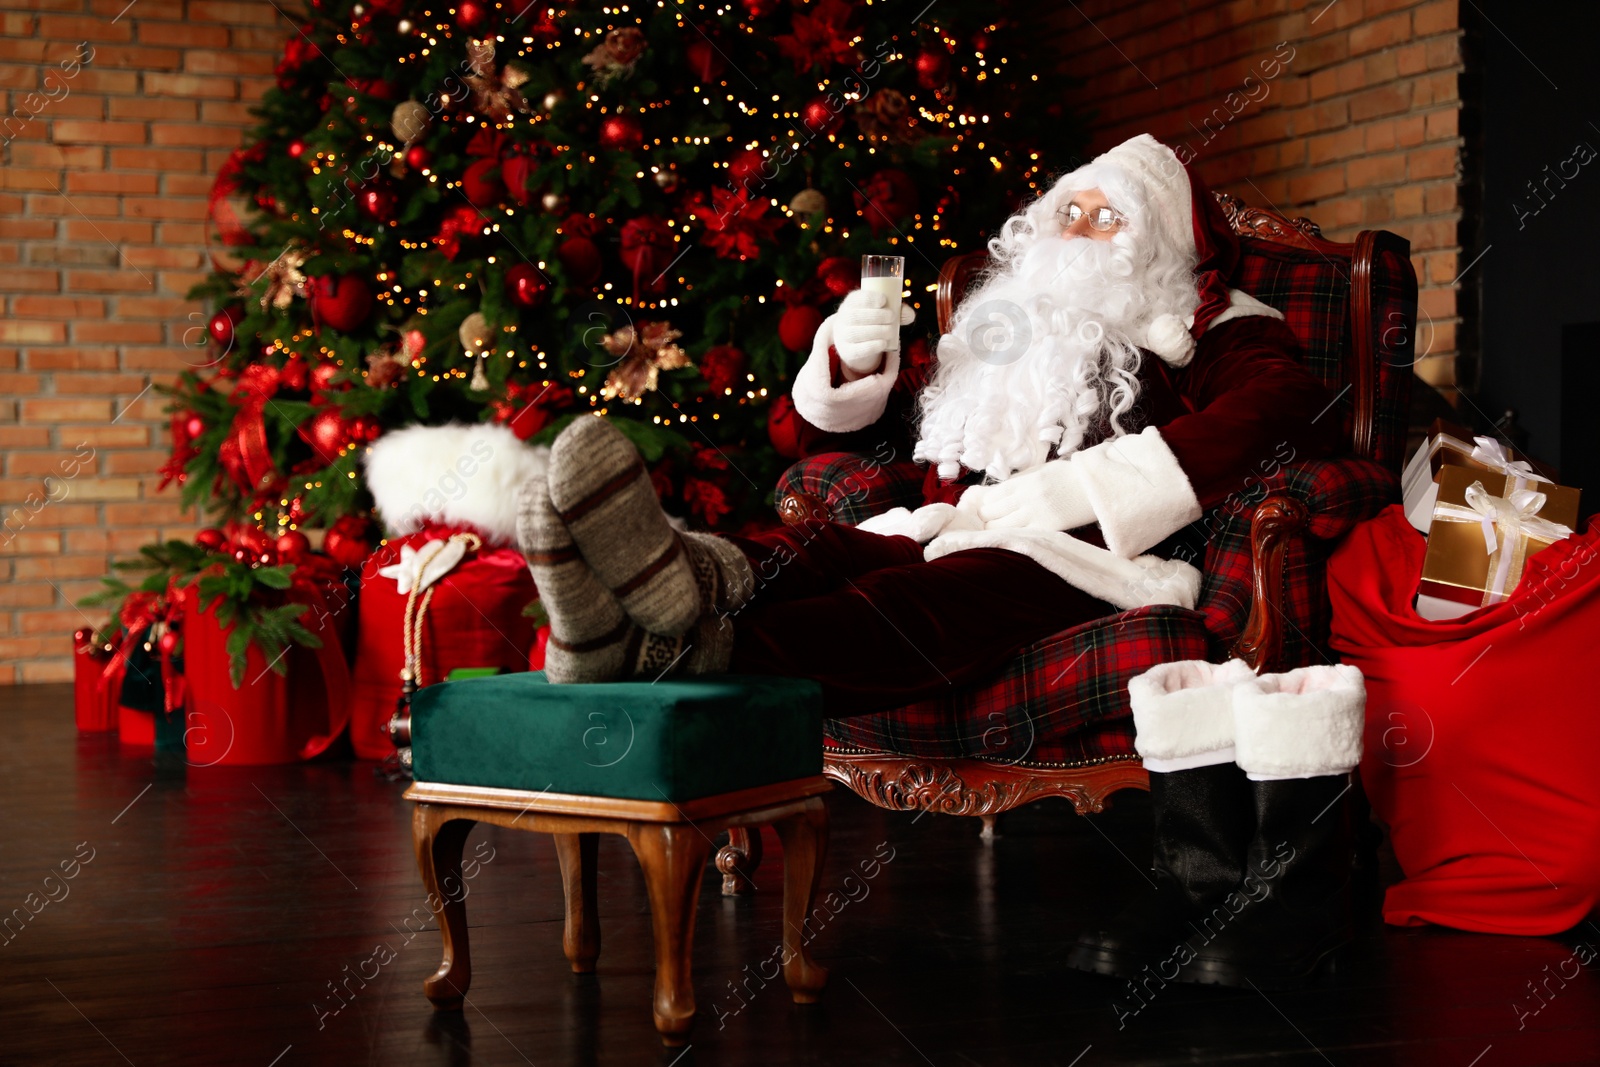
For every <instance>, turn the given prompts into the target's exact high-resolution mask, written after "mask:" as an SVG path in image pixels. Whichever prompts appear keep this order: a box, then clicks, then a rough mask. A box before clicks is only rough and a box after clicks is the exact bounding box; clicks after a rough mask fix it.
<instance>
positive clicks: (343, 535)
mask: <svg viewBox="0 0 1600 1067" xmlns="http://www.w3.org/2000/svg"><path fill="white" fill-rule="evenodd" d="M370 528H371V523H369V522H368V521H367V520H366V519H364V518H362V517H361V516H359V515H346V516H344V517H343V518H340V519H337V520H335V521H334V524H333V525H332V526H330V527H328V532H327V533H326V534H325V535H324V536H323V538H322V551H323V552H325V553H327V555H328V558H329V559H331V560H333V561H334V562H335V563H337V564H339V565H340V566H342V567H359V566H361V564H362V561H364V560H365V559H366V558H367V557H368V556H370V555H371V554H372V542H371V540H370V533H369V531H370Z"/></svg>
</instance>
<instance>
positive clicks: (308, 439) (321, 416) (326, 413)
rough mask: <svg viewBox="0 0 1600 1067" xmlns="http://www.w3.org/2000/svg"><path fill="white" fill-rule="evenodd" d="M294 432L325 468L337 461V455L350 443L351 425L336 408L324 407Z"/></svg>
mask: <svg viewBox="0 0 1600 1067" xmlns="http://www.w3.org/2000/svg"><path fill="white" fill-rule="evenodd" d="M296 432H297V433H299V435H300V437H301V439H302V440H303V441H305V443H306V444H308V445H310V446H311V448H312V451H314V452H316V454H317V458H318V459H320V460H321V461H322V463H323V465H324V466H326V465H328V464H330V463H332V462H333V461H334V460H336V459H338V458H339V453H340V452H341V451H343V449H344V447H345V445H347V444H349V443H350V438H351V424H350V423H349V422H346V421H345V417H344V416H343V415H341V414H340V413H339V410H338V409H337V408H331V407H325V408H322V409H321V410H320V411H318V412H317V413H316V414H315V415H313V416H311V418H309V419H307V420H306V421H305V422H303V423H301V424H300V428H299V429H298V430H297V431H296Z"/></svg>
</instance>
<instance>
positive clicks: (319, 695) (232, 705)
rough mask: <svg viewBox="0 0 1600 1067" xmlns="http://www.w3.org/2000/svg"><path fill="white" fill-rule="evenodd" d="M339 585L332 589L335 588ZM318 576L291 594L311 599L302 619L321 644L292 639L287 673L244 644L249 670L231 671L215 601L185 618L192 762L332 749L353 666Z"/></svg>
mask: <svg viewBox="0 0 1600 1067" xmlns="http://www.w3.org/2000/svg"><path fill="white" fill-rule="evenodd" d="M337 591H338V590H337V587H336V588H334V589H333V590H332V592H333V593H337ZM329 593H330V591H329V590H327V589H325V588H324V587H323V586H322V584H320V583H308V582H296V583H295V585H294V586H293V588H292V590H291V591H290V593H289V596H290V597H291V598H292V599H294V600H297V601H301V602H303V603H308V604H309V605H310V610H308V611H306V612H305V613H304V614H303V615H302V616H301V617H300V622H301V624H302V625H304V626H305V627H306V629H308V630H310V631H311V632H312V633H314V634H316V635H317V636H318V637H319V638H320V639H321V640H322V647H321V648H316V649H313V648H307V647H305V646H303V645H291V646H290V647H289V648H288V649H287V650H286V651H285V652H284V654H283V659H284V661H285V663H284V664H280V665H279V666H280V667H281V666H285V665H286V666H287V672H286V673H285V674H281V675H280V674H278V673H277V672H276V671H274V670H273V669H272V666H271V664H269V663H268V661H267V658H266V656H265V655H263V654H262V651H261V649H260V648H258V647H257V646H256V645H254V644H251V645H250V646H249V648H248V649H247V651H246V656H245V669H244V678H243V681H242V682H241V684H240V686H239V688H237V689H235V688H234V686H233V681H232V679H231V677H230V676H229V656H228V650H227V641H228V635H229V634H231V633H232V632H233V627H232V626H231V625H230V626H227V627H224V626H222V625H220V624H219V623H218V622H217V616H216V607H217V605H216V604H215V603H213V604H212V605H211V607H210V608H209V609H207V610H206V611H198V610H194V608H193V606H192V603H193V602H191V610H190V611H189V612H188V614H187V615H186V617H185V620H184V673H185V674H186V676H187V678H188V687H189V691H188V702H187V716H186V729H185V732H184V745H185V752H186V756H187V759H188V762H189V765H190V766H194V767H212V766H259V765H263V764H275V763H295V762H298V761H300V760H306V759H311V758H313V757H315V756H318V755H320V754H321V753H322V752H324V751H326V750H327V748H328V747H329V746H330V745H331V744H333V742H334V741H335V740H337V739H338V737H339V735H340V734H341V733H343V732H344V728H345V725H346V724H347V722H348V720H349V707H350V705H349V692H350V670H349V666H348V665H347V664H346V662H345V653H344V647H343V643H342V642H341V640H340V626H339V621H340V620H339V611H338V601H337V600H336V599H333V598H331V597H330V595H329Z"/></svg>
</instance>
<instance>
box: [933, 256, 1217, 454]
mask: <svg viewBox="0 0 1600 1067" xmlns="http://www.w3.org/2000/svg"><path fill="white" fill-rule="evenodd" d="M1142 243H1143V244H1144V245H1145V247H1140V244H1136V243H1135V241H1134V238H1133V235H1132V234H1130V233H1128V232H1126V231H1124V232H1122V233H1118V234H1117V236H1116V237H1115V238H1113V239H1112V240H1111V241H1096V240H1091V239H1089V238H1082V237H1079V238H1071V239H1067V238H1062V237H1057V236H1049V237H1040V238H1035V239H1031V240H1027V241H1026V242H1017V243H1016V244H1015V246H1014V247H1011V248H1007V249H1003V250H1002V251H1003V252H1005V253H1009V255H1006V256H1003V257H997V258H1000V259H1001V261H1002V262H1004V261H1006V260H1009V262H1011V263H1012V264H1014V266H1012V267H1011V268H1010V269H1002V270H1001V272H1000V273H997V274H993V275H991V276H990V277H989V278H988V279H987V280H985V281H984V282H983V283H982V284H981V285H980V286H979V287H978V288H977V289H975V290H973V291H972V292H971V293H970V294H969V295H968V296H967V297H966V299H965V300H963V301H962V302H961V304H960V306H959V307H958V308H957V309H956V314H955V317H954V319H953V320H952V322H951V329H950V332H949V333H948V334H946V335H945V336H944V337H942V338H940V340H939V345H938V356H937V361H936V364H935V370H934V374H933V377H932V379H931V380H930V381H929V382H928V384H927V386H925V387H924V389H923V391H922V393H921V395H920V397H919V398H918V408H919V411H920V424H919V439H918V441H917V444H916V448H915V449H914V451H913V458H915V459H918V460H925V461H928V462H931V463H936V464H938V467H939V476H940V477H941V478H954V477H956V476H957V475H958V474H959V473H960V470H959V465H965V466H966V467H967V468H968V469H969V470H982V471H984V472H985V473H986V474H987V475H988V480H991V481H999V480H1004V479H1006V478H1009V477H1010V476H1011V475H1012V474H1014V473H1017V472H1019V471H1024V470H1028V469H1030V468H1032V467H1035V466H1038V465H1039V464H1041V463H1043V462H1045V461H1046V460H1048V459H1050V458H1052V449H1053V450H1054V453H1055V455H1058V456H1066V455H1070V454H1071V453H1072V452H1075V451H1076V450H1077V449H1078V448H1080V447H1082V446H1083V444H1084V441H1085V437H1086V435H1087V434H1088V432H1089V431H1091V430H1093V429H1096V428H1097V427H1100V426H1103V425H1107V424H1108V425H1109V428H1110V430H1111V432H1112V435H1113V436H1121V435H1122V433H1123V432H1124V430H1123V428H1122V426H1121V423H1120V416H1122V415H1123V414H1125V413H1126V412H1127V411H1128V410H1129V409H1130V408H1132V406H1133V404H1134V403H1135V401H1137V399H1138V395H1139V384H1140V383H1139V378H1138V373H1139V367H1140V364H1141V362H1142V359H1143V353H1142V352H1141V351H1140V349H1139V343H1140V341H1142V339H1143V337H1144V331H1145V328H1146V327H1147V326H1148V324H1149V322H1150V320H1151V319H1153V318H1154V317H1155V316H1156V315H1158V314H1160V313H1162V312H1164V311H1170V310H1172V309H1173V306H1174V301H1175V299H1181V295H1182V291H1183V290H1182V285H1184V284H1187V286H1188V293H1190V294H1193V292H1194V289H1193V281H1192V278H1193V275H1192V271H1189V270H1185V269H1183V264H1182V263H1181V262H1178V261H1177V260H1176V259H1175V258H1174V257H1175V256H1176V255H1177V254H1176V253H1175V252H1173V251H1172V250H1166V249H1162V248H1159V247H1151V246H1152V245H1155V244H1156V242H1142ZM1174 282H1177V283H1178V284H1177V285H1176V286H1174V284H1173V283H1174ZM1174 290H1176V297H1175V292H1174ZM1190 302H1191V303H1193V298H1192V297H1191V298H1190ZM1188 310H1192V308H1190V309H1188Z"/></svg>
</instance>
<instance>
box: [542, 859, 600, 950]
mask: <svg viewBox="0 0 1600 1067" xmlns="http://www.w3.org/2000/svg"><path fill="white" fill-rule="evenodd" d="M552 836H553V837H554V838H555V840H556V859H557V860H559V861H560V862H561V889H562V893H563V895H564V896H565V897H566V901H567V924H566V928H565V930H564V931H563V932H562V935H561V947H562V949H563V950H564V951H565V952H566V954H567V962H568V963H570V964H572V973H574V974H588V973H589V972H591V971H593V970H594V964H595V960H597V959H599V958H600V913H599V912H598V911H597V910H596V904H595V897H596V894H595V886H596V867H597V864H598V860H599V852H600V835H599V834H553V835H552Z"/></svg>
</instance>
